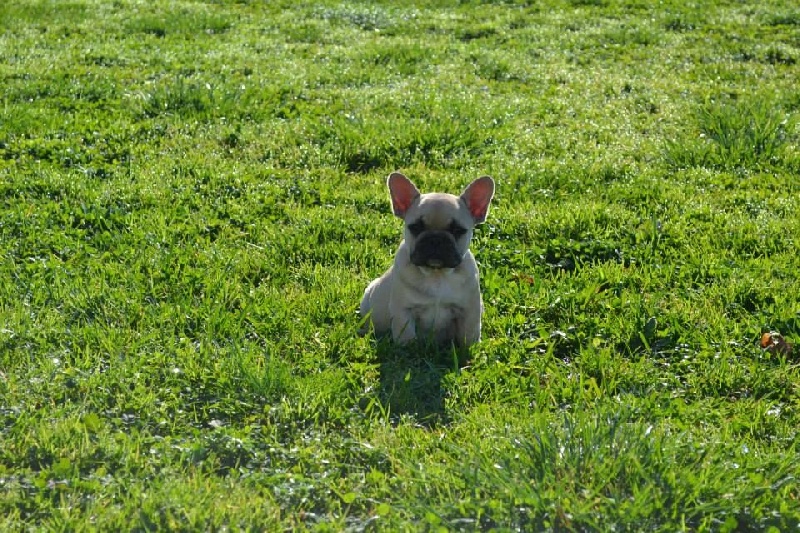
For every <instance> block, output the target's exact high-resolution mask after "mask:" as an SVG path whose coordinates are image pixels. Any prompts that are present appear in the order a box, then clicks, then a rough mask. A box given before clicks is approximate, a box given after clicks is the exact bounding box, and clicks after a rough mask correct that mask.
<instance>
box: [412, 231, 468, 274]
mask: <svg viewBox="0 0 800 533" xmlns="http://www.w3.org/2000/svg"><path fill="white" fill-rule="evenodd" d="M462 259H463V257H462V255H461V254H460V253H458V248H457V247H456V242H455V239H453V236H452V235H451V234H450V233H449V232H447V231H430V232H426V233H423V234H422V235H420V237H419V239H417V242H416V244H415V245H414V250H413V251H412V252H411V262H412V263H413V264H415V265H416V266H421V267H428V268H455V267H457V266H458V265H460V264H461V260H462Z"/></svg>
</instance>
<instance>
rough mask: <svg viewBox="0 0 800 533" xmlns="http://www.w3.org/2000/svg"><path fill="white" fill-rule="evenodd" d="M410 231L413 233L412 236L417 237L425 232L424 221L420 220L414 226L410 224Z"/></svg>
mask: <svg viewBox="0 0 800 533" xmlns="http://www.w3.org/2000/svg"><path fill="white" fill-rule="evenodd" d="M408 231H410V232H411V235H413V236H414V237H416V236H417V235H419V234H420V233H422V232H423V231H425V222H423V221H422V219H419V220H417V221H416V222H414V223H413V224H409V225H408Z"/></svg>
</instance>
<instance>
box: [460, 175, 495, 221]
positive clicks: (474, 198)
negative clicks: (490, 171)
mask: <svg viewBox="0 0 800 533" xmlns="http://www.w3.org/2000/svg"><path fill="white" fill-rule="evenodd" d="M493 196H494V180H493V179H492V178H490V177H489V176H482V177H480V178H478V179H476V180H475V181H473V182H472V183H470V184H469V185H467V188H466V189H464V192H463V193H461V199H462V200H463V201H464V203H465V204H467V208H469V212H470V213H471V214H472V218H473V219H474V220H475V224H480V223H481V222H483V221H484V220H486V215H487V214H488V213H489V203H490V202H491V201H492V197H493Z"/></svg>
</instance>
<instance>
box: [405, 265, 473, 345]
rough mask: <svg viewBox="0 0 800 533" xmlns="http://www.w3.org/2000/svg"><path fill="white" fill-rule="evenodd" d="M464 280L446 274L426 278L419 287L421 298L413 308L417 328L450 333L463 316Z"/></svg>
mask: <svg viewBox="0 0 800 533" xmlns="http://www.w3.org/2000/svg"><path fill="white" fill-rule="evenodd" d="M462 285H463V280H462V279H461V278H460V277H459V276H453V275H448V274H446V273H442V274H437V275H430V276H426V277H425V278H423V279H422V280H420V284H419V286H418V287H417V290H418V292H419V295H420V297H419V298H418V299H417V301H416V302H415V305H414V307H413V314H414V318H415V319H416V322H417V327H418V328H420V329H422V330H427V331H437V332H439V333H444V334H446V333H448V332H449V331H450V330H451V328H452V325H453V322H454V321H455V320H457V319H458V318H459V316H460V315H461V314H463V302H462V299H461V294H462V291H463V286H462Z"/></svg>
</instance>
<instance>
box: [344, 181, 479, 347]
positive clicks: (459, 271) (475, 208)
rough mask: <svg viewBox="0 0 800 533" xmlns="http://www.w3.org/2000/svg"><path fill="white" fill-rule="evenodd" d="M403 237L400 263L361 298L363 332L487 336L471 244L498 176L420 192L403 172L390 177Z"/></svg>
mask: <svg viewBox="0 0 800 533" xmlns="http://www.w3.org/2000/svg"><path fill="white" fill-rule="evenodd" d="M387 185H388V187H389V194H390V197H391V200H392V209H393V211H394V214H395V215H396V216H398V217H399V218H401V219H403V222H404V224H403V241H402V242H401V243H400V247H399V249H398V250H397V254H396V255H395V259H394V264H393V265H392V266H391V267H390V268H389V270H387V271H386V272H385V273H384V274H383V275H382V276H381V277H379V278H378V279H376V280H373V281H372V283H370V284H369V286H368V287H367V289H366V291H364V297H363V299H362V300H361V309H360V313H361V317H362V318H363V317H368V319H367V320H366V321H365V325H364V329H362V331H361V333H366V332H367V330H368V329H369V324H372V327H373V329H374V330H375V333H376V334H379V335H380V334H383V333H388V332H391V334H392V338H393V339H394V340H395V342H398V343H400V344H406V343H409V342H411V341H413V340H414V339H418V338H420V339H426V338H430V339H432V340H434V341H436V342H437V343H448V342H454V343H455V344H457V345H459V346H463V347H466V346H469V345H471V344H473V343H475V342H477V341H478V340H480V336H481V314H482V313H483V302H482V300H481V292H480V281H479V275H478V265H477V264H476V262H475V257H474V256H473V255H472V252H471V251H470V250H469V245H470V241H471V240H472V231H473V228H474V227H475V226H476V225H478V224H480V223H482V222H483V221H484V220H486V215H487V213H488V212H489V203H490V202H491V200H492V197H493V196H494V181H493V180H492V178H490V177H489V176H483V177H481V178H478V179H476V180H475V181H473V182H472V183H470V184H469V185H468V186H467V188H466V189H464V192H462V193H461V196H454V195H452V194H445V193H428V194H420V192H419V190H418V189H417V187H416V186H415V185H414V184H413V183H412V182H411V180H409V179H408V178H407V177H405V176H404V175H403V174H400V173H398V172H395V173H393V174H392V175H390V176H389V179H388V180H387Z"/></svg>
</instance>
